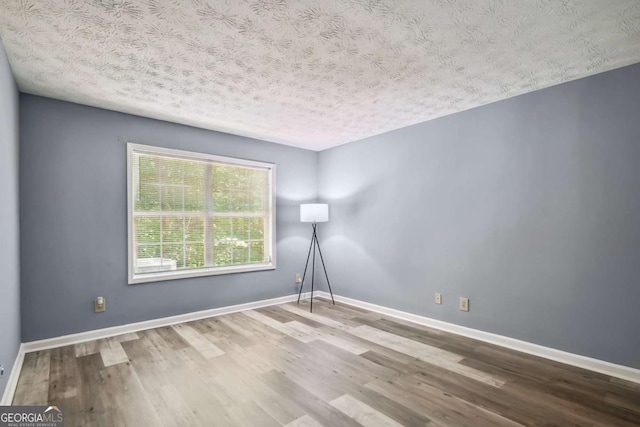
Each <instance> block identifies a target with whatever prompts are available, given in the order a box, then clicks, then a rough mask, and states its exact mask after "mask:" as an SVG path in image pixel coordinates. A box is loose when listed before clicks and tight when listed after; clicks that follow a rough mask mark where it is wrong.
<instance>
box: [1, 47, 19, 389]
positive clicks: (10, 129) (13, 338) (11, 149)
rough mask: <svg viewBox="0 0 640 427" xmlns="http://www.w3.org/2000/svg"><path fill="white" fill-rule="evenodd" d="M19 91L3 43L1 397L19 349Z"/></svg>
mask: <svg viewBox="0 0 640 427" xmlns="http://www.w3.org/2000/svg"><path fill="white" fill-rule="evenodd" d="M18 209H19V205H18V88H17V86H16V84H15V82H14V80H13V74H12V73H11V67H10V66H9V62H8V61H7V56H6V54H5V52H4V47H3V46H2V42H0V271H1V272H2V279H0V364H3V365H4V367H5V374H4V377H1V378H0V397H1V396H2V394H3V392H4V389H5V387H6V385H7V379H8V377H9V374H10V371H11V367H12V366H13V362H14V361H15V359H16V355H17V354H18V348H19V347H20V260H19V254H20V244H19V225H20V224H19V220H18V218H19V217H18Z"/></svg>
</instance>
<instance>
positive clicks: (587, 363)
mask: <svg viewBox="0 0 640 427" xmlns="http://www.w3.org/2000/svg"><path fill="white" fill-rule="evenodd" d="M317 294H318V296H319V297H322V298H325V299H331V295H329V293H327V292H323V291H319V292H317ZM333 296H334V299H335V300H336V301H337V302H341V303H344V304H348V305H352V306H355V307H359V308H364V309H366V310H370V311H375V312H377V313H381V314H384V315H387V316H390V317H395V318H398V319H402V320H407V321H409V322H413V323H417V324H419V325H424V326H428V327H430V328H434V329H439V330H442V331H446V332H451V333H453V334H456V335H462V336H465V337H468V338H473V339H476V340H479V341H484V342H487V343H490V344H495V345H499V346H501V347H506V348H510V349H512V350H516V351H520V352H523V353H527V354H532V355H534V356H539V357H543V358H545V359H549V360H554V361H556V362H560V363H564V364H567V365H571V366H576V367H578V368H583V369H587V370H590V371H594V372H599V373H601V374H605V375H609V376H612V377H616V378H621V379H623V380H627V381H631V382H634V383H639V384H640V369H636V368H631V367H629V366H624V365H617V364H615V363H611V362H606V361H604V360H599V359H593V358H591V357H587V356H581V355H579V354H573V353H569V352H566V351H562V350H557V349H555V348H550V347H544V346H542V345H538V344H533V343H530V342H527V341H521V340H518V339H515V338H509V337H505V336H503V335H497V334H492V333H490V332H484V331H480V330H477V329H472V328H467V327H465V326H460V325H456V324H453V323H448V322H443V321H441V320H436V319H431V318H429V317H424V316H419V315H417V314H412V313H407V312H405V311H400V310H396V309H393V308H388V307H384V306H381V305H376V304H371V303H368V302H364V301H360V300H356V299H353V298H347V297H342V296H339V295H335V294H334V295H333Z"/></svg>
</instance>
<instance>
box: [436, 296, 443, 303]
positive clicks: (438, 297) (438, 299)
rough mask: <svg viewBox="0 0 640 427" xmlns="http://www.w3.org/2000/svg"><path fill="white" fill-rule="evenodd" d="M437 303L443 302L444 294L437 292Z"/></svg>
mask: <svg viewBox="0 0 640 427" xmlns="http://www.w3.org/2000/svg"><path fill="white" fill-rule="evenodd" d="M435 299H436V304H442V294H436V298H435Z"/></svg>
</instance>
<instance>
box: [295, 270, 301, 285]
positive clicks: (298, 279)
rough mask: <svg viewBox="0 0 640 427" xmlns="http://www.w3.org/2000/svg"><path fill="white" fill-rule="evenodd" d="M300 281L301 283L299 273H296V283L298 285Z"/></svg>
mask: <svg viewBox="0 0 640 427" xmlns="http://www.w3.org/2000/svg"><path fill="white" fill-rule="evenodd" d="M300 283H302V276H301V275H300V273H296V285H299V284H300Z"/></svg>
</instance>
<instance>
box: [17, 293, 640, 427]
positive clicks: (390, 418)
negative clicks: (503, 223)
mask: <svg viewBox="0 0 640 427" xmlns="http://www.w3.org/2000/svg"><path fill="white" fill-rule="evenodd" d="M13 404H14V405H45V404H49V405H58V406H61V407H62V408H63V410H64V415H65V426H68V427H74V426H185V425H187V426H212V425H216V426H289V427H306V426H309V427H317V426H326V427H329V426H387V427H397V426H473V427H482V426H487V427H489V426H491V427H493V426H509V427H515V426H562V427H564V426H620V427H625V426H640V384H633V383H629V382H626V381H623V380H620V379H615V378H610V377H607V376H605V375H602V374H598V373H593V372H590V371H585V370H582V369H579V368H575V367H572V366H567V365H563V364H560V363H556V362H552V361H549V360H545V359H540V358H537V357H534V356H531V355H527V354H523V353H518V352H515V351H512V350H508V349H505V348H501V347H497V346H493V345H490V344H487V343H483V342H479V341H475V340H472V339H469V338H465V337H460V336H457V335H452V334H448V333H445V332H442V331H438V330H434V329H430V328H427V327H423V326H420V325H415V324H412V323H409V322H405V321H401V320H397V319H393V318H387V317H384V316H382V315H380V314H377V313H372V312H368V311H365V310H361V309H359V308H355V307H351V306H348V305H340V304H338V305H336V306H333V305H331V304H330V303H329V302H327V301H324V300H316V301H314V313H309V311H308V302H304V303H301V304H300V305H296V304H295V303H290V304H283V305H279V306H272V307H266V308H262V309H257V310H249V311H245V312H241V313H234V314H229V315H225V316H219V317H213V318H209V319H204V320H199V321H195V322H188V323H183V324H179V325H174V326H170V327H161V328H157V329H150V330H147V331H141V332H137V333H131V334H125V335H121V336H117V337H113V338H107V339H101V340H96V341H91V342H86V343H82V344H76V345H72V346H67V347H61V348H55V349H52V350H47V351H39V352H34V353H28V354H27V355H26V356H25V360H24V365H23V368H22V372H21V375H20V379H19V381H18V387H17V390H16V394H15V398H14V401H13Z"/></svg>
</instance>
